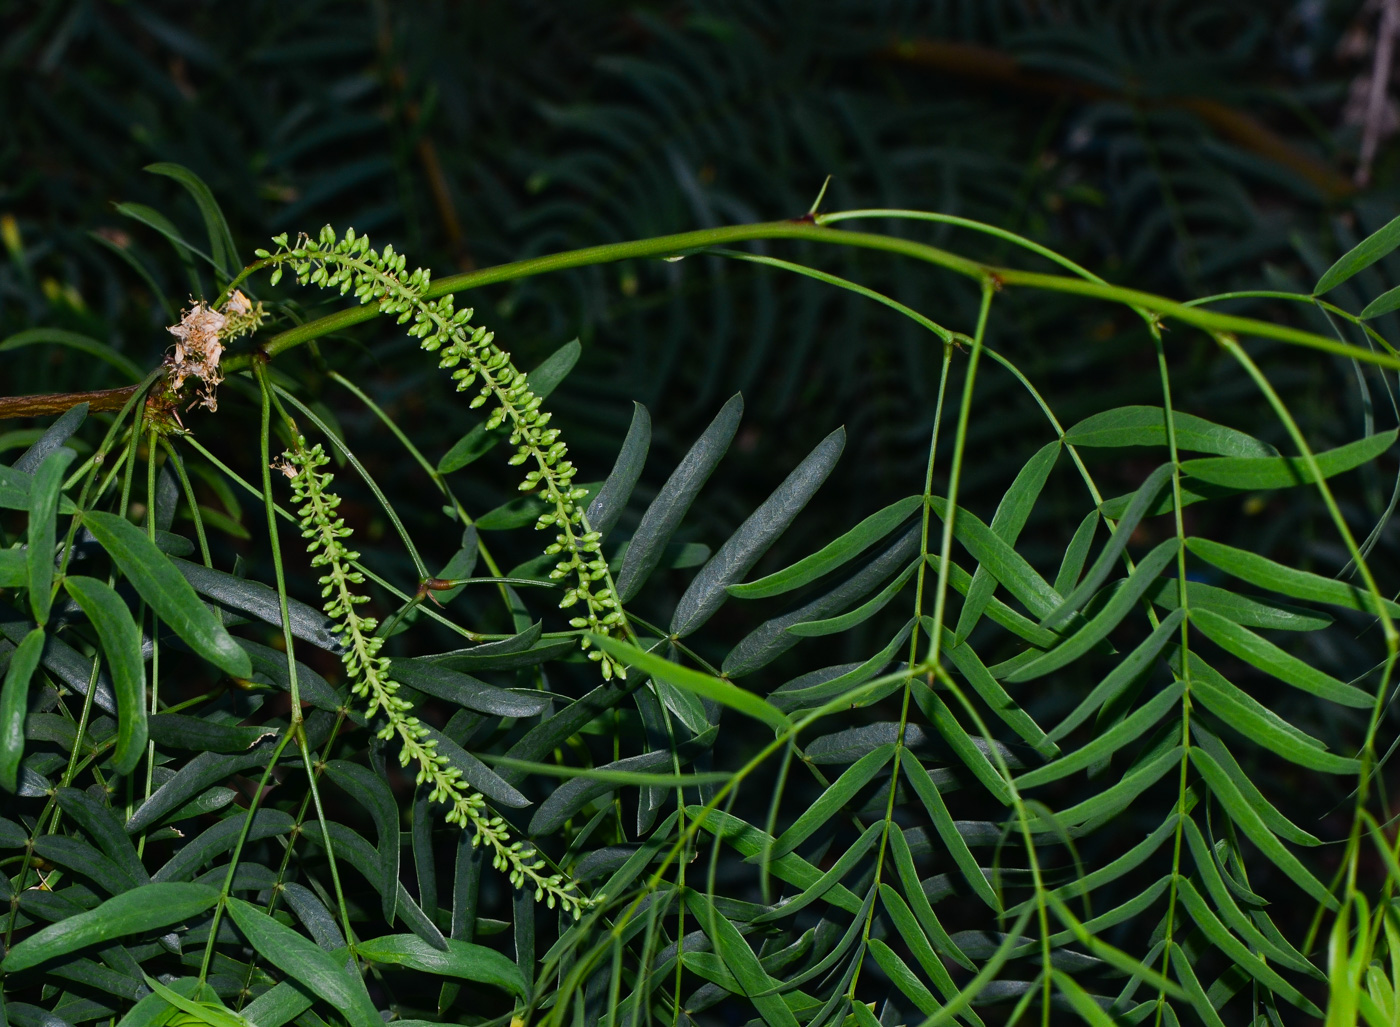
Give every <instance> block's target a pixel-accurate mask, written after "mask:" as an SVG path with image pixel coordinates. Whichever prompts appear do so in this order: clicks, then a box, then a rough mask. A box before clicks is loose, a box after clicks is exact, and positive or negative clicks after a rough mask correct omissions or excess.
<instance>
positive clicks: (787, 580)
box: [728, 496, 924, 599]
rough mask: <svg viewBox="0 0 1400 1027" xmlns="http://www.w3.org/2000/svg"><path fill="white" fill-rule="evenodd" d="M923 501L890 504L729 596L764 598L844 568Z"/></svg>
mask: <svg viewBox="0 0 1400 1027" xmlns="http://www.w3.org/2000/svg"><path fill="white" fill-rule="evenodd" d="M923 501H924V497H923V496H908V497H906V498H905V499H901V500H899V501H898V502H894V503H891V504H890V505H889V506H887V507H885V508H884V509H883V510H877V511H876V512H875V513H873V514H871V515H870V516H869V517H867V518H865V520H863V521H861V522H860V523H859V524H857V525H856V526H855V527H854V528H852V529H851V530H850V531H848V532H846V533H845V534H844V535H842V536H841V537H840V538H838V539H836V540H835V541H833V542H830V543H828V544H827V545H825V546H823V547H822V548H821V549H819V550H818V551H817V552H815V553H813V554H812V555H811V556H806V557H803V558H802V559H801V560H798V561H797V562H796V563H794V564H791V565H790V566H788V567H784V568H783V569H782V570H780V571H774V572H773V573H772V574H769V575H766V576H764V577H762V578H759V579H757V580H755V581H750V582H747V583H745V584H742V585H730V586H728V591H729V594H730V595H732V596H734V597H735V598H738V599H766V598H768V597H769V596H776V595H782V594H783V593H784V592H791V591H793V590H794V589H798V588H801V587H802V586H803V585H806V584H809V583H811V582H813V581H816V580H817V579H818V578H820V577H821V576H822V575H823V574H827V573H829V572H831V571H834V570H836V568H838V567H841V566H843V565H844V564H846V563H847V562H848V561H850V560H853V559H855V558H856V557H857V556H859V555H860V554H861V553H863V552H865V550H867V549H869V548H870V547H871V546H873V545H874V544H875V543H877V542H879V541H881V540H882V539H884V538H885V537H887V536H888V535H889V534H890V532H892V531H894V530H895V529H896V528H898V527H899V526H900V525H901V524H903V523H904V521H905V520H906V519H907V518H908V517H909V515H910V514H911V513H913V512H914V511H915V510H917V509H918V508H919V506H920V505H922V503H923Z"/></svg>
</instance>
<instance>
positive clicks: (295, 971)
mask: <svg viewBox="0 0 1400 1027" xmlns="http://www.w3.org/2000/svg"><path fill="white" fill-rule="evenodd" d="M167 887H175V886H174V885H167ZM227 904H228V911H229V915H230V916H232V917H233V921H234V923H236V924H237V925H238V929H239V930H240V931H242V932H243V936H244V937H245V938H247V939H248V942H249V944H251V945H252V946H253V948H255V949H257V950H258V953H259V954H260V955H261V956H262V957H263V958H264V959H266V960H267V961H268V962H270V963H271V964H273V965H274V966H276V967H277V968H278V969H280V970H282V971H283V972H284V973H286V974H288V975H289V976H291V977H292V978H293V979H295V980H296V981H297V982H298V983H299V984H302V985H304V986H305V987H307V988H308V989H310V990H311V991H312V992H314V993H315V994H316V995H318V996H319V997H320V998H322V999H324V1000H325V1001H327V1002H329V1003H330V1005H331V1008H332V1009H334V1010H335V1011H336V1012H338V1013H339V1014H340V1015H341V1016H343V1017H345V1019H346V1022H347V1023H348V1024H349V1025H350V1027H383V1025H384V1021H383V1020H382V1019H381V1018H380V1016H379V1013H378V1012H376V1011H375V1008H374V1003H373V1002H371V1001H370V997H369V992H368V991H366V990H365V983H364V981H363V980H361V979H360V975H359V974H358V973H356V972H354V971H353V970H347V969H346V967H345V964H344V962H343V961H342V960H337V959H336V958H335V957H334V956H332V955H331V954H330V953H328V952H324V951H322V949H321V948H320V947H319V946H317V944H316V943H315V942H314V941H312V940H311V939H310V938H304V937H302V936H301V935H300V934H298V933H297V932H296V931H294V930H292V929H291V928H290V927H284V926H283V925H282V924H280V923H279V922H278V921H276V920H274V919H273V918H272V917H270V916H268V915H267V914H266V913H264V912H263V911H262V910H261V909H259V908H258V907H257V906H254V905H251V904H249V903H247V902H244V901H243V900H242V899H235V898H230V899H228V900H227Z"/></svg>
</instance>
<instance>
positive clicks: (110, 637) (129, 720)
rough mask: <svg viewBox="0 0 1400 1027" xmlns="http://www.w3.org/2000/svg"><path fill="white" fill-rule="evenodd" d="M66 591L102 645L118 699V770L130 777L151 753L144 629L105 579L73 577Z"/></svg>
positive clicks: (66, 582) (114, 763)
mask: <svg viewBox="0 0 1400 1027" xmlns="http://www.w3.org/2000/svg"><path fill="white" fill-rule="evenodd" d="M63 587H64V588H65V589H66V590H67V592H68V594H69V595H70V596H72V597H73V600H74V602H76V603H77V604H78V605H79V606H80V607H82V610H83V612H84V613H85V614H87V618H88V620H89V621H91V622H92V626H93V628H95V629H96V631H97V637H98V639H99V640H101V642H102V653H103V655H104V656H105V657H106V658H107V669H108V671H109V672H110V673H111V675H112V690H113V691H114V692H115V693H116V696H117V745H116V750H115V751H114V752H113V753H112V769H113V770H115V771H116V772H117V773H118V774H130V773H131V772H132V771H133V770H135V769H136V764H137V762H138V761H139V760H140V759H141V757H142V755H144V753H145V751H146V666H145V662H144V661H143V660H142V659H141V629H140V628H138V627H137V626H136V619H135V618H134V617H132V616H131V610H130V608H128V607H127V605H126V603H124V602H123V601H122V598H121V596H119V595H117V593H116V590H115V589H113V588H112V587H111V586H110V585H108V584H107V583H106V582H105V581H99V580H97V579H96V578H88V577H82V576H78V575H73V576H70V577H68V578H66V579H64V582H63Z"/></svg>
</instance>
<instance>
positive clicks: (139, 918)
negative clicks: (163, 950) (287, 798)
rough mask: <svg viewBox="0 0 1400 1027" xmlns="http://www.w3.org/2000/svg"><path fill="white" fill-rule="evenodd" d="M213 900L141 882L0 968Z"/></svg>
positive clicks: (203, 889) (206, 893) (29, 942)
mask: <svg viewBox="0 0 1400 1027" xmlns="http://www.w3.org/2000/svg"><path fill="white" fill-rule="evenodd" d="M218 899H219V891H218V889H217V888H210V887H207V886H206V885H202V884H176V883H169V884H161V883H157V884H146V885H141V886H140V887H138V888H133V889H131V890H130V891H126V892H123V893H122V894H120V895H117V896H114V897H113V898H110V899H108V900H107V901H106V902H104V903H102V904H101V905H99V906H97V907H96V908H94V909H90V910H87V911H85V912H82V913H78V914H76V915H74V916H70V917H68V918H67V919H66V920H60V921H59V922H58V923H56V924H51V925H49V926H48V927H45V928H43V929H42V930H40V931H38V932H37V933H35V934H32V935H30V936H29V937H28V938H25V939H24V940H23V941H21V942H18V943H16V945H15V946H14V948H12V949H10V951H9V954H8V955H6V956H5V959H4V961H3V962H0V970H3V971H4V972H5V973H18V972H19V971H21V970H27V969H29V968H30V967H32V966H38V965H39V964H40V963H43V962H46V961H48V960H50V959H55V958H57V957H58V956H66V955H67V954H68V953H70V952H76V951H77V950H78V949H81V948H86V947H87V946H88V945H97V944H103V943H105V942H110V941H113V940H115V939H117V938H122V937H125V936H126V935H128V934H140V933H142V932H144V931H150V930H153V929H155V928H157V927H167V926H169V925H170V924H175V923H179V922H180V921H182V920H187V919H189V918H190V917H192V916H196V915H198V914H200V913H203V912H204V911H205V910H206V909H208V908H209V907H210V906H212V905H213V904H214V903H215V902H217V901H218ZM279 926H280V925H279ZM369 1027H373V1025H369Z"/></svg>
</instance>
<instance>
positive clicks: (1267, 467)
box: [1181, 428, 1400, 491]
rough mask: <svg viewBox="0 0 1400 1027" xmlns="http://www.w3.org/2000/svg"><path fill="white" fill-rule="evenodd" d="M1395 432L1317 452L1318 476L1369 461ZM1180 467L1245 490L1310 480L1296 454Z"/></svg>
mask: <svg viewBox="0 0 1400 1027" xmlns="http://www.w3.org/2000/svg"><path fill="white" fill-rule="evenodd" d="M1397 435H1400V429H1394V428H1392V429H1391V430H1390V431H1383V432H1377V433H1376V434H1375V435H1368V436H1367V437H1366V438H1364V439H1357V440H1356V441H1355V442H1348V443H1347V444H1346V445H1344V446H1338V447H1337V448H1336V449H1329V450H1327V451H1325V452H1322V453H1317V454H1315V455H1314V457H1313V459H1314V460H1315V461H1316V462H1317V466H1318V470H1320V471H1321V472H1322V476H1323V477H1324V478H1330V477H1332V476H1333V475H1336V474H1341V473H1342V472H1344V471H1350V470H1352V469H1353V468H1356V467H1360V466H1361V465H1362V464H1366V463H1370V462H1371V461H1372V460H1374V459H1376V457H1378V456H1380V455H1381V454H1382V453H1384V452H1385V451H1386V450H1388V449H1389V448H1390V447H1391V446H1393V445H1394V444H1395V439H1396V436H1397ZM1181 471H1182V473H1183V474H1189V475H1190V476H1191V477H1192V478H1195V479H1197V480H1199V481H1203V482H1205V483H1207V484H1209V485H1218V486H1222V487H1224V488H1230V489H1239V490H1249V491H1255V490H1260V489H1286V488H1292V487H1293V486H1295V485H1306V484H1309V483H1311V482H1312V481H1313V480H1314V479H1313V474H1312V471H1311V470H1310V469H1309V468H1308V466H1307V464H1306V462H1304V460H1303V458H1302V457H1298V456H1289V457H1282V456H1276V457H1256V458H1245V457H1205V458H1203V459H1200V460H1183V461H1182V464H1181Z"/></svg>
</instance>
